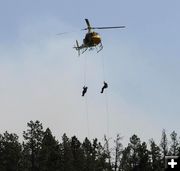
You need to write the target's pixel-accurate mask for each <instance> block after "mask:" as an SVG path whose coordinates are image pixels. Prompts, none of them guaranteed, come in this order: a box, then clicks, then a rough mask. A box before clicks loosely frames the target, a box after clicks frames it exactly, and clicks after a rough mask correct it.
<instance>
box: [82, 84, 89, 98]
mask: <svg viewBox="0 0 180 171" xmlns="http://www.w3.org/2000/svg"><path fill="white" fill-rule="evenodd" d="M87 89H88V87H86V86H84V87H83V91H82V96H84V95H85V94H86V92H87Z"/></svg>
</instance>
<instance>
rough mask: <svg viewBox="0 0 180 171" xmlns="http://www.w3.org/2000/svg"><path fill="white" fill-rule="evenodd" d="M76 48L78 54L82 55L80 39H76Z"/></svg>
mask: <svg viewBox="0 0 180 171" xmlns="http://www.w3.org/2000/svg"><path fill="white" fill-rule="evenodd" d="M74 48H75V49H76V50H77V51H78V56H80V49H81V48H80V46H79V43H78V41H77V40H76V46H74Z"/></svg>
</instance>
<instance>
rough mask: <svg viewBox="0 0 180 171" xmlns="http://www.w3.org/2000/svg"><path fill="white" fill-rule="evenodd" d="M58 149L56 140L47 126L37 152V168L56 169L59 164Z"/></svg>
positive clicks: (43, 169)
mask: <svg viewBox="0 0 180 171" xmlns="http://www.w3.org/2000/svg"><path fill="white" fill-rule="evenodd" d="M59 162H60V149H59V144H58V141H56V140H55V137H53V135H52V133H51V130H50V129H49V128H47V129H46V131H45V132H44V137H43V139H42V144H41V149H40V152H39V170H40V171H56V170H58V167H59V165H60V163H59Z"/></svg>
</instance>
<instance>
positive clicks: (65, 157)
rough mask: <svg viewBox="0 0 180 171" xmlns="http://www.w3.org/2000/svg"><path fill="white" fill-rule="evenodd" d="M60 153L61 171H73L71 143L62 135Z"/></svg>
mask: <svg viewBox="0 0 180 171" xmlns="http://www.w3.org/2000/svg"><path fill="white" fill-rule="evenodd" d="M60 151H61V155H62V159H61V161H62V168H61V170H62V171H74V167H73V154H72V149H71V142H70V140H69V138H68V137H67V136H66V134H64V135H63V136H62V144H60Z"/></svg>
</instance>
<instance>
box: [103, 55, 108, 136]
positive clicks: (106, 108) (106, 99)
mask: <svg viewBox="0 0 180 171" xmlns="http://www.w3.org/2000/svg"><path fill="white" fill-rule="evenodd" d="M102 73H103V82H104V81H106V76H105V58H104V56H103V55H102ZM105 110H106V124H107V125H106V129H107V130H106V131H107V138H109V101H108V93H107V91H105Z"/></svg>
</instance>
